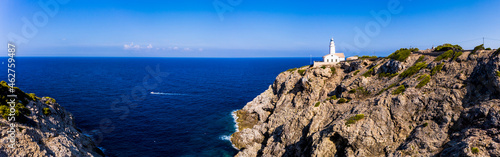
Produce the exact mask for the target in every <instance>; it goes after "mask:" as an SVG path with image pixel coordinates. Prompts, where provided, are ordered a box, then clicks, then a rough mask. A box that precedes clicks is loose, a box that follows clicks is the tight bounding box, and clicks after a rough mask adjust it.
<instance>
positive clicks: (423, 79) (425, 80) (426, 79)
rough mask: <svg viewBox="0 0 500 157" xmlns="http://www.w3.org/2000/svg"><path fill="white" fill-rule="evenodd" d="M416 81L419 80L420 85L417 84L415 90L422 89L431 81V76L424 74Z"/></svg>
mask: <svg viewBox="0 0 500 157" xmlns="http://www.w3.org/2000/svg"><path fill="white" fill-rule="evenodd" d="M418 80H421V81H420V83H418V85H417V87H416V88H422V87H423V86H425V85H426V84H427V83H429V81H430V80H431V76H429V75H427V74H425V75H422V76H420V77H419V78H418Z"/></svg>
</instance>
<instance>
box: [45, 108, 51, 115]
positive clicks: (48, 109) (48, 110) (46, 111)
mask: <svg viewBox="0 0 500 157" xmlns="http://www.w3.org/2000/svg"><path fill="white" fill-rule="evenodd" d="M50 113H51V112H50V108H48V107H44V108H43V114H44V115H49V114H50Z"/></svg>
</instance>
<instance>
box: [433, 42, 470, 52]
mask: <svg viewBox="0 0 500 157" xmlns="http://www.w3.org/2000/svg"><path fill="white" fill-rule="evenodd" d="M448 50H453V51H462V50H464V49H462V47H461V46H460V45H452V44H448V43H446V44H443V45H439V46H437V47H436V49H435V51H448Z"/></svg>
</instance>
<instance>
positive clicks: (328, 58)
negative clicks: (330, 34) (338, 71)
mask: <svg viewBox="0 0 500 157" xmlns="http://www.w3.org/2000/svg"><path fill="white" fill-rule="evenodd" d="M340 61H345V56H344V53H335V42H334V41H333V38H332V39H330V54H327V55H325V56H323V62H327V63H337V62H340Z"/></svg>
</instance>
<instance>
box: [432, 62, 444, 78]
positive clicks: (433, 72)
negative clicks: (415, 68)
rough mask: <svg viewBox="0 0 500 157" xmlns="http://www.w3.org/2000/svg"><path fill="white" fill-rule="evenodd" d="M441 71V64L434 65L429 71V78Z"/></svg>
mask: <svg viewBox="0 0 500 157" xmlns="http://www.w3.org/2000/svg"><path fill="white" fill-rule="evenodd" d="M441 69H443V64H439V65H436V66H435V67H434V68H432V69H431V76H434V75H436V73H438V72H440V71H441Z"/></svg>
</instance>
